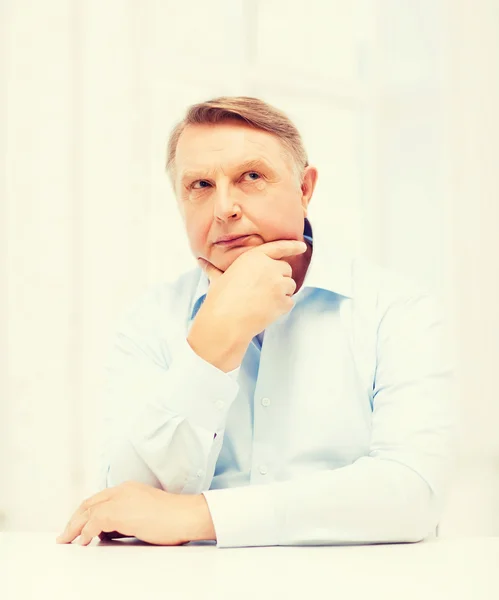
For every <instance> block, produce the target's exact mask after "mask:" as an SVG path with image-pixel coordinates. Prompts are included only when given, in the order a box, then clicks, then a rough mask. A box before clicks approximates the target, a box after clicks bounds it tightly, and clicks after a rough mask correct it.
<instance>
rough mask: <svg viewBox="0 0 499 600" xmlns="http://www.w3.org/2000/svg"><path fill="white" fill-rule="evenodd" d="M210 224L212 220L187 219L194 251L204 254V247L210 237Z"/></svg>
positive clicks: (188, 234) (187, 228) (188, 232)
mask: <svg viewBox="0 0 499 600" xmlns="http://www.w3.org/2000/svg"><path fill="white" fill-rule="evenodd" d="M210 225H211V223H210V222H205V221H204V220H200V219H188V220H187V221H186V230H187V236H188V238H189V243H190V246H191V248H192V250H194V252H196V253H198V254H204V249H205V247H206V245H207V240H208V239H209V231H210Z"/></svg>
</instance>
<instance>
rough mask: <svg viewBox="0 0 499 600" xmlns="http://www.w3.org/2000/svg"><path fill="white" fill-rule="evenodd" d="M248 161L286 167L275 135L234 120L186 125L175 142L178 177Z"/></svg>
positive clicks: (278, 167)
mask: <svg viewBox="0 0 499 600" xmlns="http://www.w3.org/2000/svg"><path fill="white" fill-rule="evenodd" d="M248 158H252V159H254V158H263V159H264V160H265V161H267V162H268V163H270V164H271V165H272V166H273V167H274V168H276V169H282V168H285V167H286V162H285V158H286V154H285V149H284V147H283V145H282V143H281V141H280V140H279V139H278V138H277V137H276V136H274V135H272V134H271V133H268V132H266V131H262V130H260V129H255V128H254V127H251V126H248V125H245V124H243V123H240V122H237V121H226V122H223V123H217V124H196V125H188V126H187V127H186V128H185V129H184V131H183V132H182V134H181V136H180V138H179V140H178V144H177V149H176V153H175V164H176V171H177V173H178V174H179V176H181V175H182V173H183V172H185V171H186V170H202V169H207V170H209V169H216V168H219V167H220V166H221V167H222V168H223V167H227V168H230V167H232V166H237V165H238V164H240V163H242V162H244V161H245V160H248Z"/></svg>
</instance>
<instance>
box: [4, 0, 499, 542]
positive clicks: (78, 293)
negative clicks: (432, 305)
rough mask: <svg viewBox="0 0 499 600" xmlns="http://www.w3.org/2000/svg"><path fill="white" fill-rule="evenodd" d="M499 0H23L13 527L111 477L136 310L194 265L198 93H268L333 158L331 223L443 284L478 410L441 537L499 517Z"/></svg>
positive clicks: (12, 3)
mask: <svg viewBox="0 0 499 600" xmlns="http://www.w3.org/2000/svg"><path fill="white" fill-rule="evenodd" d="M494 10H497V8H496V5H495V3H494V2H493V0H490V2H488V3H487V2H486V0H480V1H478V2H475V3H473V11H472V13H473V14H471V8H470V7H469V3H467V2H466V0H455V1H454V0H453V1H452V2H451V0H420V1H419V2H417V3H415V2H412V0H378V1H374V0H373V1H370V0H356V1H353V0H351V1H350V2H347V3H346V2H340V1H339V0H335V1H330V2H327V3H326V2H322V1H321V0H315V1H309V2H307V3H301V2H300V3H290V2H285V1H284V0H266V1H263V0H262V1H260V2H257V0H212V2H210V3H206V2H202V1H199V2H186V3H181V2H171V1H164V0H163V1H160V0H157V1H154V0H146V1H142V2H139V1H138V0H135V1H134V0H129V1H128V2H123V1H122V0H107V1H106V2H100V1H99V0H74V1H73V2H71V3H69V2H66V1H65V0H46V1H45V2H44V3H43V4H40V3H38V2H36V1H35V0H4V1H3V3H0V69H1V71H0V161H1V162H2V169H0V199H1V201H0V240H1V243H2V247H1V249H2V254H1V256H2V261H1V262H0V265H1V266H0V292H1V293H0V302H1V303H2V304H1V305H0V307H1V309H3V310H0V348H1V350H0V352H1V354H0V356H5V357H6V360H3V361H0V400H1V403H0V419H1V422H2V427H3V435H2V436H1V441H0V510H1V511H3V521H4V522H3V527H4V528H6V529H31V530H47V529H51V530H58V529H59V528H60V527H61V526H62V525H63V524H65V522H66V520H67V518H68V515H69V514H70V512H71V511H72V510H73V509H74V508H75V507H76V506H77V505H78V504H79V502H80V501H81V500H82V499H83V498H84V497H85V496H87V495H90V494H92V493H93V492H94V486H95V476H96V460H97V453H98V436H99V417H100V410H99V393H100V389H101V385H102V376H103V372H102V366H103V361H104V358H105V354H106V351H107V348H108V344H109V342H110V336H111V333H112V331H113V327H114V323H115V321H116V319H117V317H118V315H119V314H120V312H121V311H122V310H123V309H124V308H125V307H126V306H127V305H128V303H129V302H131V301H132V300H133V299H135V298H136V296H137V295H138V294H139V293H141V292H142V291H143V290H144V289H145V288H146V287H147V286H148V285H150V284H152V283H153V282H155V281H158V280H161V279H172V278H174V277H175V276H176V275H177V274H179V273H180V272H182V271H184V270H186V269H188V268H191V267H192V266H193V265H194V259H193V258H192V257H191V256H190V253H189V251H188V247H187V243H186V240H185V234H184V232H183V229H182V223H181V220H180V217H179V215H178V214H177V212H176V208H175V200H174V198H173V196H172V193H171V190H170V189H169V184H168V180H167V178H166V175H165V174H164V159H165V146H166V140H167V138H168V134H169V132H170V130H171V128H172V126H173V125H174V124H175V123H176V122H177V121H178V120H179V119H180V118H181V116H182V113H183V112H184V110H185V108H186V106H187V105H189V104H191V103H194V102H198V101H201V100H205V99H208V98H211V97H214V96H217V95H222V94H234V95H236V94H238V95H239V94H241V95H244V94H247V95H255V96H259V97H261V98H263V99H264V100H267V101H269V102H271V103H274V104H275V105H277V106H279V107H280V108H282V109H283V110H285V111H286V112H287V113H288V114H289V115H290V116H291V117H292V118H293V119H294V120H295V122H296V124H297V125H298V127H299V129H300V130H301V131H302V133H303V136H304V138H305V142H306V144H307V148H308V150H309V156H310V160H311V162H312V164H315V165H316V166H317V167H318V168H319V183H318V186H317V190H316V193H315V194H314V198H313V201H312V204H311V219H315V222H320V223H321V229H322V228H324V231H326V232H328V233H329V234H330V235H331V236H334V237H335V238H337V239H339V240H340V241H341V242H342V243H343V244H344V245H345V246H347V247H348V248H350V249H352V250H355V251H360V252H362V253H364V254H366V255H369V256H371V257H373V258H374V259H375V260H377V261H379V262H381V263H382V264H386V265H388V266H390V267H393V268H395V269H398V270H403V271H408V272H410V273H412V274H413V275H415V276H416V277H418V278H419V279H420V280H421V281H422V282H423V283H424V284H427V285H429V286H430V287H432V288H434V289H435V291H437V292H439V293H441V294H442V296H443V298H444V301H445V302H446V303H447V306H448V310H449V319H450V320H451V321H452V323H453V324H454V325H455V326H456V328H455V332H456V336H457V345H456V353H457V358H458V361H459V366H460V368H459V389H458V391H459V397H457V398H456V403H457V404H458V405H459V407H460V408H461V409H462V410H463V412H464V414H465V417H466V418H465V419H463V421H462V437H461V440H462V444H461V454H462V458H461V459H460V460H461V462H462V468H461V470H460V473H459V480H458V481H457V482H456V488H455V490H454V491H453V493H452V498H451V503H450V505H449V510H448V515H447V516H446V519H445V520H444V522H443V524H442V532H444V533H447V534H449V535H452V534H457V533H460V532H466V533H473V532H482V531H486V532H489V533H493V532H495V533H498V532H499V523H498V519H497V516H496V515H497V511H496V510H495V509H494V506H498V503H497V502H496V500H497V499H498V495H499V494H498V483H497V482H498V480H499V468H497V462H498V459H499V436H495V432H494V423H495V422H496V421H497V420H498V418H499V408H498V404H497V403H495V401H494V397H493V389H494V388H493V380H492V377H493V375H492V374H493V372H494V368H493V367H494V365H495V360H496V359H497V358H498V354H499V352H498V348H497V344H496V343H495V340H496V339H497V337H498V334H499V321H498V320H497V314H496V313H495V312H494V310H493V309H494V307H495V306H496V305H497V302H496V300H497V295H498V289H499V288H498V286H497V268H495V264H494V258H495V256H498V252H497V250H498V248H497V240H496V237H495V227H494V224H495V223H497V222H498V221H497V216H498V215H497V210H498V209H497V203H495V204H494V203H493V199H496V198H497V195H498V194H497V192H498V191H499V189H498V187H497V181H496V180H495V178H494V173H493V167H494V163H493V160H494V159H493V157H494V151H495V156H497V149H498V148H497V139H499V138H498V136H497V135H496V137H495V138H493V137H492V136H491V135H490V134H491V132H492V131H497V115H496V114H495V110H494V107H495V106H497V105H499V97H498V95H499V94H498V89H497V83H498V81H497V74H498V73H499V65H498V62H499V52H498V46H497V39H498V34H499V19H497V13H494V12H493V11H494ZM468 13H470V14H468ZM494 18H495V21H494ZM494 24H495V25H494ZM470 53H471V54H470ZM477 65H479V68H477ZM485 92H486V94H485ZM497 133H498V134H499V131H497ZM494 216H495V217H496V219H495V221H494ZM478 265H479V266H480V268H476V267H477V266H478ZM470 309H471V312H470ZM470 507H471V509H470ZM0 527H1V525H0Z"/></svg>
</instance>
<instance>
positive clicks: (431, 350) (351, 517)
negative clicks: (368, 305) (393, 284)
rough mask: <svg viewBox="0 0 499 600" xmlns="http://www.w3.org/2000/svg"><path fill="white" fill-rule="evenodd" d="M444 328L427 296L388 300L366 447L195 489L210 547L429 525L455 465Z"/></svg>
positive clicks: (366, 538) (376, 536) (347, 537)
mask: <svg viewBox="0 0 499 600" xmlns="http://www.w3.org/2000/svg"><path fill="white" fill-rule="evenodd" d="M447 334H448V330H447V328H446V327H444V322H443V319H442V318H441V315H440V311H439V309H438V305H437V304H436V302H435V300H434V299H433V298H432V297H430V296H428V295H419V296H417V297H412V298H409V299H405V300H398V301H397V302H394V303H392V304H391V305H390V307H389V308H388V310H386V311H385V313H384V315H383V316H382V317H381V318H380V320H379V326H378V338H377V362H376V373H375V381H374V384H373V398H372V401H373V414H372V437H371V443H370V449H369V453H368V455H366V456H363V457H361V458H359V459H358V460H357V461H355V462H354V463H352V464H351V465H348V466H345V467H342V468H338V469H336V470H329V471H320V472H315V473H312V474H310V475H304V476H301V477H300V478H295V479H292V480H290V481H278V482H273V483H269V484H266V485H253V486H247V487H239V488H228V489H214V490H207V491H204V492H203V494H204V496H205V498H206V501H207V503H208V507H209V509H210V513H211V516H212V519H213V523H214V528H215V532H216V537H217V547H221V548H223V547H238V546H273V545H308V544H312V545H330V544H331V545H332V544H372V543H388V542H415V541H420V540H422V539H424V538H425V537H427V536H428V535H429V534H430V533H432V532H434V531H435V527H436V526H437V524H438V521H439V519H440V516H441V512H442V508H443V505H444V500H445V497H446V495H447V490H448V486H449V483H450V478H451V474H452V472H453V470H454V466H455V463H454V459H453V455H454V451H455V448H456V438H455V430H456V418H455V412H454V410H453V405H452V400H453V397H452V396H453V394H452V389H453V369H452V362H453V361H452V359H451V357H450V354H449V352H448V350H449V346H448V342H449V340H448V337H447ZM311 434H312V432H311Z"/></svg>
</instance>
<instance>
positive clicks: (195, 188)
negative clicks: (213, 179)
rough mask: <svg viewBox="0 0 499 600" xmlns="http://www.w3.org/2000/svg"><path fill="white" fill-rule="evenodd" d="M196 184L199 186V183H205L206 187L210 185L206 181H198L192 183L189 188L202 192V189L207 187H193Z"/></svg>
mask: <svg viewBox="0 0 499 600" xmlns="http://www.w3.org/2000/svg"><path fill="white" fill-rule="evenodd" d="M197 183H199V184H201V183H206V184H207V185H210V184H209V183H208V182H207V181H205V180H204V179H199V180H198V181H193V182H192V183H191V185H190V186H189V187H190V188H191V189H193V190H203V189H205V188H206V187H207V186H205V185H202V186H201V187H195V185H196V184H197Z"/></svg>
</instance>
